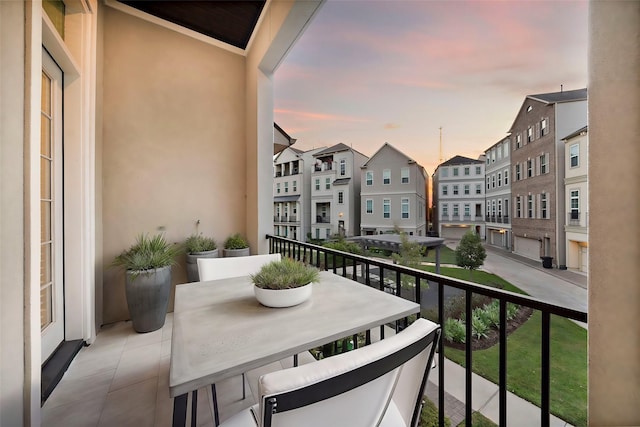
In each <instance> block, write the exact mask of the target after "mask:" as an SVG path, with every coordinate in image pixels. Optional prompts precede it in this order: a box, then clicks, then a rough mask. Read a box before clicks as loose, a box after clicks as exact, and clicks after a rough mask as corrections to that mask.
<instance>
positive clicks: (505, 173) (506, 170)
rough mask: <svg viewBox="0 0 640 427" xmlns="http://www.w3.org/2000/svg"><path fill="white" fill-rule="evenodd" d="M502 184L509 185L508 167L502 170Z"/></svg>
mask: <svg viewBox="0 0 640 427" xmlns="http://www.w3.org/2000/svg"><path fill="white" fill-rule="evenodd" d="M504 185H509V169H505V170H504Z"/></svg>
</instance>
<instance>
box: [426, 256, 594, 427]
mask: <svg viewBox="0 0 640 427" xmlns="http://www.w3.org/2000/svg"><path fill="white" fill-rule="evenodd" d="M424 269H425V270H428V271H433V267H430V266H425V267H424ZM441 274H443V275H447V276H450V277H457V278H460V279H464V280H470V281H473V282H475V283H481V284H485V285H489V286H495V285H496V284H500V285H501V287H503V288H504V289H507V290H510V291H513V292H519V293H523V292H522V291H520V290H519V289H518V288H516V287H515V286H513V285H511V284H510V283H508V282H506V281H505V280H503V279H502V278H500V277H498V276H495V275H493V274H489V273H486V272H483V271H474V272H473V275H472V278H471V279H469V272H468V271H465V270H461V269H456V268H445V267H443V268H441ZM541 317H542V316H541V314H540V312H537V311H536V312H534V314H533V315H532V316H531V318H530V319H529V320H528V321H527V322H526V323H525V324H523V325H522V326H521V327H520V328H518V330H517V331H515V332H514V333H512V334H511V335H510V336H509V338H508V340H507V387H508V389H509V391H511V392H513V393H515V394H516V395H518V396H520V397H522V398H524V399H526V400H528V401H530V402H533V403H535V404H536V405H538V406H540V351H541V348H542V346H541V331H540V328H541ZM498 350H499V347H498V346H497V345H496V346H493V347H491V348H488V349H486V350H478V351H475V352H474V353H473V370H474V372H476V373H477V374H479V375H481V376H483V377H485V378H487V379H489V380H490V381H492V382H494V383H496V384H497V383H498V369H499V363H498ZM445 354H446V356H447V357H448V358H450V359H451V360H453V361H455V362H456V363H458V364H460V365H462V366H464V361H465V356H464V351H460V350H455V349H452V348H447V349H446V350H445ZM551 412H552V413H553V414H554V415H556V416H558V417H560V418H561V419H563V420H565V421H567V422H569V423H571V424H573V425H575V426H586V425H587V331H586V330H585V329H584V328H582V327H580V326H578V325H576V324H575V323H573V322H572V321H570V320H568V319H565V318H562V317H558V316H552V317H551Z"/></svg>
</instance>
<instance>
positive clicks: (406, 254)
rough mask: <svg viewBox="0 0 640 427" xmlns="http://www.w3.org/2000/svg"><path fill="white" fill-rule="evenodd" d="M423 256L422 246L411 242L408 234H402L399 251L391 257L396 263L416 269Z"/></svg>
mask: <svg viewBox="0 0 640 427" xmlns="http://www.w3.org/2000/svg"><path fill="white" fill-rule="evenodd" d="M422 254H423V250H422V246H421V245H420V244H419V243H416V242H412V241H410V240H409V237H408V235H407V233H406V232H401V233H400V247H399V251H398V253H394V254H393V255H391V256H392V258H393V261H394V263H396V264H400V265H404V266H406V267H413V268H415V267H417V266H419V265H420V262H422Z"/></svg>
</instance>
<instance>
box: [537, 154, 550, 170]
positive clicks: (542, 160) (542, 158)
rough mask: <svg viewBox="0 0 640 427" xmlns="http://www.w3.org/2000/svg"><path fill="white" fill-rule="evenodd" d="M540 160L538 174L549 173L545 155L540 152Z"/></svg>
mask: <svg viewBox="0 0 640 427" xmlns="http://www.w3.org/2000/svg"><path fill="white" fill-rule="evenodd" d="M539 161H540V175H544V174H546V173H549V165H548V164H547V155H546V154H542V155H540V158H539Z"/></svg>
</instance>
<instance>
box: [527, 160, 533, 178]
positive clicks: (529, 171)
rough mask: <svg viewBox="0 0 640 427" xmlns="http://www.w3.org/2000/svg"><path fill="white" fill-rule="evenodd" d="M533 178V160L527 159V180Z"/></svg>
mask: <svg viewBox="0 0 640 427" xmlns="http://www.w3.org/2000/svg"><path fill="white" fill-rule="evenodd" d="M531 177H533V160H532V159H527V178H531Z"/></svg>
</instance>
